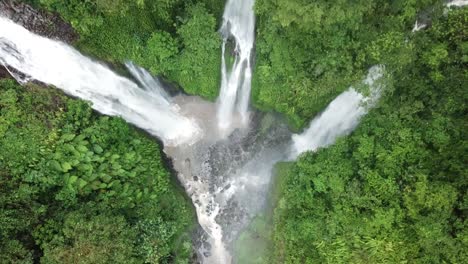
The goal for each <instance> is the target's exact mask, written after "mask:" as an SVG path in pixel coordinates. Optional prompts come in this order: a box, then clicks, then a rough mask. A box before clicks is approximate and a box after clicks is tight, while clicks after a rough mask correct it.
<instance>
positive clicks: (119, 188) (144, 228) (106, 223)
mask: <svg viewBox="0 0 468 264" xmlns="http://www.w3.org/2000/svg"><path fill="white" fill-rule="evenodd" d="M160 152H161V151H160V147H159V145H158V144H157V142H155V141H154V139H152V138H150V137H149V136H146V135H145V134H143V133H142V132H139V131H137V130H136V129H134V128H132V127H130V126H129V125H128V124H126V123H125V122H124V121H123V120H122V119H120V118H113V117H103V116H98V115H97V114H95V113H93V112H92V110H91V108H90V106H89V105H88V104H87V103H85V102H83V101H79V100H75V99H68V98H67V97H66V96H64V95H63V94H61V93H60V92H58V91H56V90H55V89H51V88H42V87H38V86H36V85H28V86H26V87H21V86H19V85H17V84H15V83H14V82H13V81H12V80H1V81H0V208H2V210H1V211H0V236H1V237H2V239H1V241H0V259H1V260H2V261H1V262H2V263H33V262H35V263H37V261H38V260H39V259H40V260H41V261H42V262H43V263H144V262H145V263H167V262H173V261H178V262H181V263H182V262H185V261H187V259H188V258H189V257H190V251H191V247H190V240H189V238H184V237H181V235H183V233H184V232H186V231H188V228H189V227H190V225H191V223H192V222H193V215H192V211H191V209H190V203H189V201H187V200H185V198H184V196H183V195H182V193H181V191H180V190H178V189H176V188H175V187H174V185H173V183H172V182H171V180H170V175H169V172H168V171H167V170H166V168H165V166H164V164H163V161H162V158H161V153H160Z"/></svg>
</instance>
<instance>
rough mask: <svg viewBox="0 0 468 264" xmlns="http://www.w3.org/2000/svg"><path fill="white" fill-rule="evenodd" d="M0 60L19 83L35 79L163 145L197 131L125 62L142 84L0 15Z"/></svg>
mask: <svg viewBox="0 0 468 264" xmlns="http://www.w3.org/2000/svg"><path fill="white" fill-rule="evenodd" d="M0 63H1V64H3V65H4V66H6V67H7V68H8V67H10V68H13V69H15V70H16V71H19V72H21V73H22V74H24V76H23V75H21V76H20V75H18V74H14V72H12V73H13V74H12V75H13V76H15V78H16V79H17V80H18V81H19V82H22V83H24V82H27V81H29V80H38V81H41V82H43V83H46V84H51V85H54V86H56V87H57V88H59V89H61V90H63V91H64V92H66V93H67V94H70V95H73V96H76V97H79V98H81V99H84V100H87V101H91V102H92V107H93V108H94V109H95V110H97V111H99V112H101V113H103V114H106V115H115V116H121V117H123V118H124V119H125V120H127V121H128V122H130V123H133V124H135V125H137V126H138V127H141V128H143V129H145V130H147V131H148V132H150V133H152V134H153V135H155V136H158V137H160V138H161V139H162V140H163V141H164V142H165V143H166V144H176V145H177V144H182V143H188V142H193V141H194V140H195V139H196V138H197V137H198V136H199V133H200V130H199V128H198V126H197V124H196V123H195V122H194V121H192V120H190V119H188V118H186V117H184V116H182V115H180V114H179V112H178V111H179V110H178V106H177V105H175V104H172V103H171V102H170V101H169V98H168V97H167V96H165V95H164V92H163V91H161V87H159V86H157V83H156V82H155V80H153V79H152V77H151V75H149V74H148V73H146V72H145V71H144V70H143V69H139V68H138V67H136V66H134V65H131V64H128V67H129V70H130V71H131V72H132V73H133V74H134V75H135V78H137V79H138V80H139V81H140V83H141V84H142V85H143V88H140V87H139V86H138V85H136V84H135V83H134V82H132V81H130V80H128V79H126V78H123V77H121V76H118V75H116V74H115V73H113V72H112V71H111V70H110V69H109V68H107V67H106V66H104V65H103V64H100V63H98V62H95V61H93V60H91V59H89V58H86V57H85V56H83V55H81V54H80V53H79V52H78V51H76V50H75V49H73V48H71V47H69V46H68V45H66V44H64V43H62V42H59V41H54V40H50V39H47V38H44V37H41V36H38V35H36V34H34V33H31V32H29V31H28V30H26V29H25V28H23V27H22V26H20V25H17V24H15V23H13V22H12V21H11V20H9V19H6V18H2V17H0Z"/></svg>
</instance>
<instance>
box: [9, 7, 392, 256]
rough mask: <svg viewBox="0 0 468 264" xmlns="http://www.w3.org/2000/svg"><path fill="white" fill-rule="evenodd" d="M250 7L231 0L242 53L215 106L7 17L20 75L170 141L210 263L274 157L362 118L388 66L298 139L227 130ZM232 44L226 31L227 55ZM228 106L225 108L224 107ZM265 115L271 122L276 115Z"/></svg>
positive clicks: (240, 99)
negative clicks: (124, 73) (122, 72)
mask: <svg viewBox="0 0 468 264" xmlns="http://www.w3.org/2000/svg"><path fill="white" fill-rule="evenodd" d="M252 6H253V0H240V1H235V0H229V1H228V4H227V7H226V11H225V21H224V24H223V28H222V31H223V33H225V34H229V35H230V36H231V37H234V39H235V41H236V53H237V55H236V59H235V60H236V61H235V63H234V65H233V69H232V71H231V72H230V73H229V74H228V73H227V72H228V70H227V66H226V63H225V61H223V85H222V92H221V95H220V99H219V101H218V105H216V106H215V105H213V104H211V103H209V102H203V101H201V100H200V99H199V98H197V97H188V96H183V95H179V96H176V97H171V96H169V95H168V94H167V93H166V92H165V91H164V90H163V89H162V88H161V84H160V83H159V82H158V80H157V79H154V78H153V77H152V76H151V75H150V74H149V73H148V72H146V71H145V70H144V69H142V68H139V67H137V66H135V65H133V64H132V63H127V64H126V66H127V68H128V70H129V72H130V73H131V74H132V75H133V77H134V78H135V79H136V80H137V81H138V82H139V83H140V84H141V87H139V86H138V85H137V84H135V83H134V82H132V81H130V80H128V79H126V78H123V77H120V76H118V75H116V74H114V73H113V72H112V71H111V70H109V69H108V68H107V67H106V66H104V65H102V64H99V63H97V62H94V61H92V60H90V59H88V58H86V57H84V56H82V55H81V54H80V53H78V52H77V51H75V50H74V49H73V48H71V47H69V46H67V45H65V44H63V43H61V42H57V41H53V40H49V39H46V38H42V37H39V36H37V35H35V34H32V33H30V32H28V31H27V30H25V29H24V28H22V27H21V26H18V25H15V24H14V23H13V22H11V21H10V20H8V19H4V18H0V63H1V64H3V65H5V66H8V67H11V68H12V69H15V71H12V74H13V75H14V76H15V77H16V78H17V80H18V81H20V82H26V81H28V80H31V79H34V80H39V81H41V82H44V83H47V84H52V85H54V86H57V87H58V88H60V89H62V90H64V91H65V92H67V93H68V94H71V95H73V96H77V97H80V98H82V99H85V100H89V101H91V102H92V103H93V108H95V109H96V110H98V111H100V112H102V113H104V114H108V115H119V116H122V117H123V118H124V119H126V120H127V121H129V122H131V123H134V124H135V125H137V126H138V127H141V128H143V129H145V130H147V131H149V132H150V133H152V134H153V135H156V136H158V137H160V138H161V139H162V140H163V141H164V143H165V152H166V154H167V155H169V156H170V157H171V158H172V159H173V162H174V168H175V169H176V170H177V171H178V177H179V179H180V181H181V183H182V184H183V186H184V187H185V189H186V191H187V194H188V195H189V196H190V197H191V198H192V200H193V202H194V205H195V207H196V211H197V216H198V221H199V223H200V225H201V226H202V228H203V230H204V231H205V233H206V236H207V238H206V240H204V241H203V243H201V245H200V247H199V253H200V256H199V257H200V259H201V260H202V261H203V263H214V264H218V263H223V264H224V263H231V262H232V254H231V253H232V252H231V249H232V248H231V247H230V244H232V242H233V241H234V240H235V239H236V237H237V235H238V234H239V232H240V231H241V230H242V228H244V227H245V226H246V225H247V224H248V223H249V221H250V219H252V217H254V216H255V215H256V214H257V213H258V212H259V211H260V210H261V208H262V206H263V205H264V202H265V197H266V193H267V191H268V188H269V185H270V180H271V177H272V168H273V166H274V164H275V163H276V162H278V161H281V160H291V159H295V158H296V157H297V156H298V155H299V154H300V153H302V152H304V151H308V150H315V149H317V148H319V147H325V146H327V145H330V144H332V143H333V142H334V141H335V140H336V138H337V137H339V136H342V135H346V134H347V133H349V132H351V130H353V129H354V128H355V127H356V125H357V124H358V122H359V119H360V118H361V117H362V116H363V115H364V114H365V113H366V112H367V108H366V106H364V105H363V104H364V103H367V104H372V103H373V102H374V101H375V100H376V99H378V97H379V92H378V91H379V90H380V85H379V83H378V82H377V80H378V79H379V78H380V77H382V75H383V68H382V67H374V68H372V69H371V70H370V71H369V75H368V77H367V79H366V80H365V81H364V83H366V84H368V85H369V86H370V88H371V89H370V90H371V91H372V92H371V96H370V97H364V96H362V95H361V94H359V93H357V92H356V91H355V90H354V89H352V88H350V90H348V91H346V92H344V93H343V94H341V95H340V96H338V97H337V98H336V99H335V100H334V101H333V102H332V103H331V104H330V105H329V106H328V107H327V109H326V110H325V111H324V112H323V113H322V114H321V115H320V116H319V117H317V118H316V119H314V120H313V121H312V123H311V125H310V127H309V129H307V130H306V131H305V132H304V133H303V134H301V135H294V136H293V140H292V141H291V135H290V132H289V131H288V130H287V128H286V126H285V125H284V124H282V123H281V122H279V121H277V120H275V119H274V118H273V117H271V118H270V121H271V120H273V121H271V122H272V124H270V125H265V124H262V125H258V124H255V122H252V127H250V128H249V127H247V129H244V130H242V131H240V130H239V131H234V132H233V133H232V134H229V137H227V138H226V135H225V133H220V131H218V128H220V127H221V128H228V127H231V125H232V122H233V117H234V112H235V113H237V114H239V116H240V117H241V118H242V119H243V120H244V122H246V120H248V119H249V117H248V103H249V102H248V101H249V95H250V81H251V68H250V67H251V61H250V59H251V58H250V57H251V52H252V47H253V41H254V38H253V28H254V22H255V21H254V17H253V12H252ZM225 36H226V37H227V35H225ZM227 45H228V40H227V38H226V39H225V42H224V44H223V60H224V55H225V54H224V51H225V50H226V46H227ZM16 71H19V72H21V73H23V74H25V75H26V76H23V75H20V74H16ZM239 89H240V90H239ZM223 90H224V92H223ZM238 90H239V91H238ZM223 95H224V96H225V97H223ZM229 105H230V106H229ZM223 106H224V107H226V106H227V108H226V109H224V110H223ZM215 107H218V109H217V110H218V111H215ZM214 120H217V122H213V121H214ZM254 120H255V119H254ZM262 120H267V121H265V122H263V121H262V123H269V122H270V121H268V118H265V119H262ZM255 125H258V126H257V127H255ZM266 127H267V128H266ZM201 129H203V132H204V133H203V134H200V131H201ZM195 141H196V142H195ZM192 143H193V144H192Z"/></svg>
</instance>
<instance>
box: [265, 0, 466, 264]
mask: <svg viewBox="0 0 468 264" xmlns="http://www.w3.org/2000/svg"><path fill="white" fill-rule="evenodd" d="M467 20H468V10H466V9H460V10H455V11H451V12H449V13H448V14H447V15H442V16H440V17H439V18H437V17H434V18H433V24H432V27H431V28H430V29H428V30H425V31H421V32H417V33H415V34H414V35H413V36H411V37H408V39H407V40H406V41H407V42H408V44H409V45H411V46H412V49H411V52H410V53H407V54H408V55H405V56H409V58H403V57H397V58H395V61H396V60H400V61H401V64H400V65H399V67H395V68H394V69H396V70H393V71H392V76H391V77H392V79H393V82H392V83H389V84H387V86H388V87H387V91H386V93H385V95H384V97H383V99H382V101H381V103H380V104H379V105H378V108H377V109H375V110H373V111H371V113H370V114H369V115H368V116H367V117H366V118H364V120H363V121H362V123H361V125H360V126H359V128H358V129H357V131H355V132H354V133H353V135H352V136H350V137H349V138H343V139H340V140H339V141H338V142H337V143H336V144H335V145H334V146H331V147H329V148H327V149H321V150H319V151H318V152H317V153H307V154H305V155H303V156H302V157H301V158H300V159H299V161H298V162H296V163H294V164H292V165H291V166H292V167H291V169H289V170H287V171H282V173H281V175H280V180H279V181H280V182H281V190H282V193H281V198H280V200H279V202H278V203H277V208H276V210H275V218H274V250H273V251H272V252H274V256H273V257H272V259H273V260H272V262H274V263H466V262H468V254H467V251H466V248H468V241H467V237H468V233H467V230H468V229H467V227H468V226H467V224H468V223H467V220H466V219H467V215H468V207H467V201H468V196H467V192H466V190H467V189H468V178H467V175H468V171H467V168H466V164H467V162H468V160H467V159H466V153H467V150H468V149H467V134H466V131H467V127H466V112H467V108H466V100H467V94H466V78H467V72H466V62H467V57H466V52H467V47H466V40H467V39H466V38H467V36H468V34H467V33H468V31H467V27H466V25H467ZM405 54H406V53H405Z"/></svg>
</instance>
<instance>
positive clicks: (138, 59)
mask: <svg viewBox="0 0 468 264" xmlns="http://www.w3.org/2000/svg"><path fill="white" fill-rule="evenodd" d="M29 2H31V3H32V4H34V5H35V6H38V7H41V8H45V9H47V10H49V11H54V12H58V13H59V14H60V15H61V16H62V17H63V18H64V19H65V20H66V21H68V22H70V23H71V25H72V26H73V27H74V28H75V29H76V30H77V32H78V33H79V35H80V39H79V41H78V43H76V45H77V46H78V48H79V49H80V50H82V51H83V52H85V53H87V54H90V55H92V56H95V57H97V58H99V59H101V60H105V61H108V62H111V63H114V64H117V65H118V64H120V63H122V62H124V61H127V60H131V61H133V62H135V63H136V64H138V65H140V66H142V67H144V68H146V69H149V70H150V71H151V72H152V73H153V74H157V75H162V76H164V77H166V78H168V79H169V80H171V81H175V82H176V83H178V84H180V85H181V86H182V88H183V89H184V90H185V91H186V92H187V93H190V94H196V95H200V96H203V97H204V98H207V99H211V100H214V99H215V98H216V97H217V95H218V86H219V83H220V78H221V77H220V75H221V73H220V67H221V59H220V54H221V38H220V37H219V35H218V34H217V27H218V23H219V21H217V19H219V18H220V17H221V14H222V9H223V6H224V3H223V1H217V0H190V1H186V0H151V1H150V0H131V1H123V0H89V1H88V0H87V1H83V0H67V1H63V0H29Z"/></svg>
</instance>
